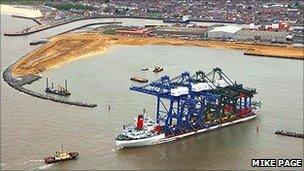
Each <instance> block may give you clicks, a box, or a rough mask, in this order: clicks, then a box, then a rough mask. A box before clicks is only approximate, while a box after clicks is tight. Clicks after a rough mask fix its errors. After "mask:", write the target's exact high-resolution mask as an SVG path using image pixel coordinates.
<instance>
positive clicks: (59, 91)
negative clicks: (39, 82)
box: [45, 77, 71, 96]
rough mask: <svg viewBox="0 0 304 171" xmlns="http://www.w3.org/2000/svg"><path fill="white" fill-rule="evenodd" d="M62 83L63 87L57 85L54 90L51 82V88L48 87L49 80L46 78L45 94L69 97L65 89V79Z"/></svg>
mask: <svg viewBox="0 0 304 171" xmlns="http://www.w3.org/2000/svg"><path fill="white" fill-rule="evenodd" d="M64 83H65V87H63V86H60V85H58V88H57V89H55V88H54V84H53V82H52V86H51V87H49V80H48V77H46V88H45V92H46V93H53V94H57V95H60V96H69V95H71V93H70V92H69V91H68V89H67V79H65V80H64Z"/></svg>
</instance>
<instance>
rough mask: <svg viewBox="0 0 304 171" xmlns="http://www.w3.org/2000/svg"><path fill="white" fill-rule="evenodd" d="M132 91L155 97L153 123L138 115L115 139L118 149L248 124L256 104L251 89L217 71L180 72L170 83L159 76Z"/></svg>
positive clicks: (258, 103) (169, 80)
mask: <svg viewBox="0 0 304 171" xmlns="http://www.w3.org/2000/svg"><path fill="white" fill-rule="evenodd" d="M130 89H131V90H133V91H137V92H141V93H145V94H150V95H153V96H156V97H157V103H156V118H155V120H150V119H146V118H145V117H144V116H145V112H144V113H143V114H142V115H139V116H138V118H137V122H136V124H135V126H131V127H128V128H126V127H125V126H124V129H123V132H122V133H121V134H120V135H119V136H117V138H116V139H115V141H116V145H117V146H118V147H138V146H146V145H154V144H160V143H165V142H170V141H174V140H177V139H179V138H183V137H186V136H190V135H194V134H197V133H201V132H205V131H209V130H213V129H217V128H221V127H224V126H228V125H232V124H236V123H239V122H244V121H248V120H251V119H253V118H255V117H256V116H257V109H259V108H260V106H261V103H260V102H259V101H253V100H252V98H253V96H254V95H255V94H257V92H256V90H255V89H252V88H245V87H244V86H243V84H238V83H237V82H236V81H232V80H231V79H230V78H229V77H227V76H226V74H225V73H223V72H222V69H220V68H214V69H213V70H212V71H211V72H209V73H205V72H203V71H197V72H195V74H194V75H192V76H191V75H190V73H189V72H183V73H182V74H181V75H180V76H177V77H175V78H173V79H170V78H169V76H163V77H161V78H160V79H159V80H157V81H154V82H151V83H150V84H147V85H144V86H132V87H131V88H130Z"/></svg>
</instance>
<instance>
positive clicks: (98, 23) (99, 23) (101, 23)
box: [57, 22, 122, 35]
mask: <svg viewBox="0 0 304 171" xmlns="http://www.w3.org/2000/svg"><path fill="white" fill-rule="evenodd" d="M103 24H122V22H97V23H90V24H85V25H82V26H80V27H76V28H73V29H70V30H67V31H64V32H61V33H59V34H57V35H61V34H65V33H68V32H71V31H75V30H78V29H82V28H85V27H89V26H94V25H103Z"/></svg>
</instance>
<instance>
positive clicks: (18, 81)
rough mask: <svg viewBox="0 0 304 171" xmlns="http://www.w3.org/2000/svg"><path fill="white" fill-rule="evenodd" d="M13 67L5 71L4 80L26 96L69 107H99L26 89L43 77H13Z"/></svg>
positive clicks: (32, 75)
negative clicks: (25, 86) (26, 86)
mask: <svg viewBox="0 0 304 171" xmlns="http://www.w3.org/2000/svg"><path fill="white" fill-rule="evenodd" d="M13 65H14V64H12V65H10V66H9V67H8V68H6V69H5V71H4V72H3V79H4V81H6V82H7V83H8V85H10V86H11V87H13V88H15V89H16V90H18V91H21V92H23V93H25V94H29V95H31V96H34V97H38V98H41V99H46V100H51V101H54V102H59V103H65V104H69V105H75V106H82V107H96V106H97V105H96V104H91V103H84V102H78V101H69V100H65V99H60V98H56V97H53V96H48V95H45V94H41V93H37V92H35V91H32V90H29V89H26V88H24V87H22V86H23V85H25V84H31V83H32V82H34V81H36V80H38V79H40V78H41V76H39V75H35V74H28V75H23V76H20V77H17V78H16V77H14V76H13V74H12V71H11V69H12V67H13Z"/></svg>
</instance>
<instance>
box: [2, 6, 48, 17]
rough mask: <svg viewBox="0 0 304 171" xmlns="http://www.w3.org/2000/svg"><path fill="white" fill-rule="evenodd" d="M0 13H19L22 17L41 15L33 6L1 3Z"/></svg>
mask: <svg viewBox="0 0 304 171" xmlns="http://www.w3.org/2000/svg"><path fill="white" fill-rule="evenodd" d="M1 14H9V15H20V16H24V17H32V18H35V17H41V16H42V14H41V12H40V10H39V9H34V8H33V7H30V6H29V7H23V6H13V5H3V4H1Z"/></svg>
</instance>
